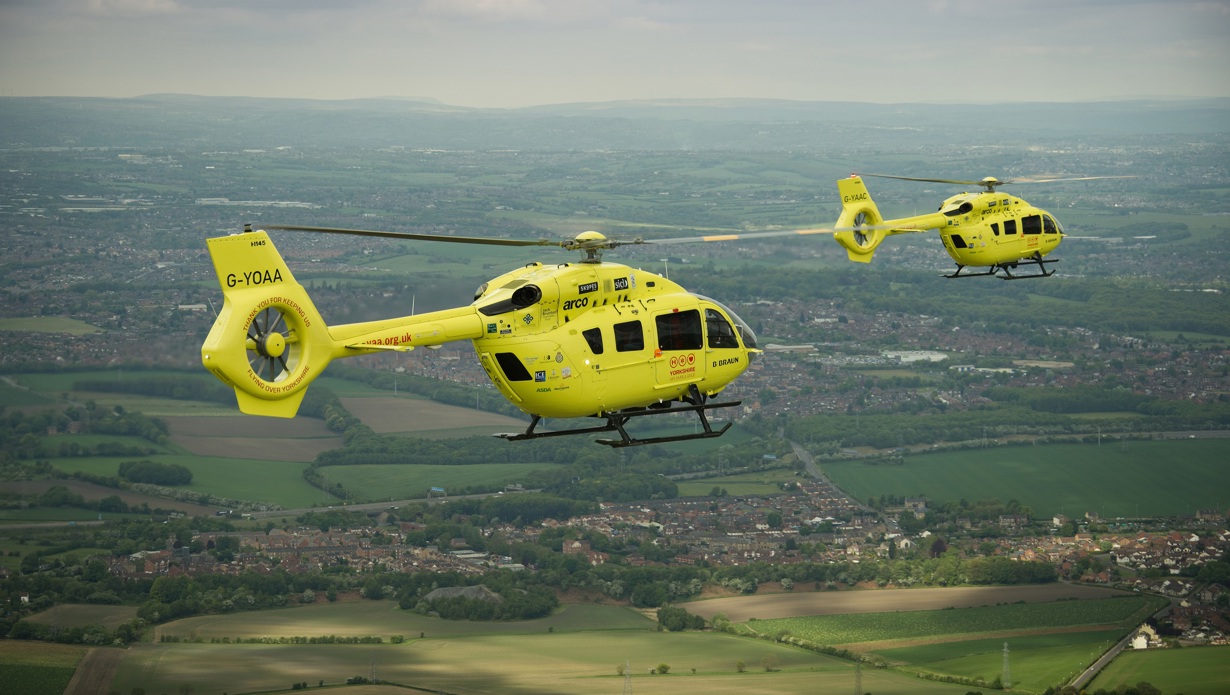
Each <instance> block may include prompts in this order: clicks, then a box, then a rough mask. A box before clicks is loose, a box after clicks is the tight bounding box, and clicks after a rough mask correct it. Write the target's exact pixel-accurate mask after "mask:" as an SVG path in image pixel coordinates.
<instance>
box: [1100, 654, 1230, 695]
mask: <svg viewBox="0 0 1230 695" xmlns="http://www.w3.org/2000/svg"><path fill="white" fill-rule="evenodd" d="M1141 681H1146V682H1149V683H1152V684H1153V685H1154V686H1156V687H1158V688H1161V690H1162V692H1163V693H1166V695H1170V694H1171V693H1183V695H1225V693H1230V647H1190V648H1183V649H1150V650H1147V651H1143V652H1138V651H1135V650H1131V649H1128V650H1125V651H1124V652H1123V653H1122V654H1120V655H1119V656H1117V657H1115V660H1114V661H1112V662H1111V663H1110V665H1109V666H1107V667H1106V668H1105V669H1103V670H1102V672H1101V673H1099V674H1098V676H1097V677H1096V678H1094V679H1093V682H1092V683H1090V684H1089V685H1088V686H1086V687H1085V689H1086V690H1087V691H1089V692H1092V691H1094V690H1098V689H1101V688H1104V689H1107V690H1113V689H1115V688H1118V687H1119V686H1120V685H1135V684H1137V683H1139V682H1141Z"/></svg>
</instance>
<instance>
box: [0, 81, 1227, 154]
mask: <svg viewBox="0 0 1230 695" xmlns="http://www.w3.org/2000/svg"><path fill="white" fill-rule="evenodd" d="M0 123H3V124H4V127H3V128H2V129H0V147H3V148H7V149H11V148H29V147H137V148H143V147H144V148H147V147H183V146H201V147H210V148H262V147H278V146H292V147H390V146H402V147H407V148H442V149H496V148H508V149H525V150H535V149H538V150H554V151H559V150H570V149H586V150H588V149H624V150H626V149H654V150H670V149H701V150H703V149H737V150H747V149H758V150H773V149H791V150H796V151H798V150H802V151H807V150H810V149H817V150H824V149H828V148H832V147H835V146H842V147H844V148H846V149H849V148H855V149H857V148H859V147H868V148H873V147H874V148H884V147H893V146H894V145H895V144H899V143H903V142H906V141H907V139H908V140H913V141H914V142H917V139H918V137H919V135H920V133H921V134H922V135H923V136H926V135H928V134H930V135H934V136H935V137H936V138H945V139H947V141H949V142H952V141H961V142H967V143H971V144H982V143H986V144H1020V143H1023V142H1028V141H1029V140H1030V139H1031V138H1038V137H1046V138H1050V139H1054V138H1056V137H1060V138H1072V139H1075V140H1078V141H1079V140H1084V139H1086V138H1097V139H1100V140H1104V139H1105V138H1108V137H1110V138H1114V137H1130V136H1132V135H1146V134H1163V133H1165V134H1191V135H1200V134H1224V133H1226V132H1227V131H1230V99H1224V98H1223V99H1198V100H1162V99H1157V100H1144V99H1142V100H1134V101H1107V102H1088V103H1006V104H985V105H974V104H869V103H859V102H809V101H783V100H769V99H690V100H645V101H617V102H598V103H577V104H556V105H550V106H536V107H529V108H521V109H477V108H469V107H461V106H450V105H447V104H443V103H440V102H439V101H436V100H434V99H430V98H387V99H355V100H343V101H319V100H310V99H264V98H255V97H201V96H192V95H179V94H155V95H149V96H143V97H136V98H130V99H104V98H85V97H4V98H0Z"/></svg>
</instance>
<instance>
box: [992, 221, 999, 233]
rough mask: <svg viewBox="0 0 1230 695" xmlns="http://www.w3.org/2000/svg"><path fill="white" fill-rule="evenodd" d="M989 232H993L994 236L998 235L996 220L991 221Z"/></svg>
mask: <svg viewBox="0 0 1230 695" xmlns="http://www.w3.org/2000/svg"><path fill="white" fill-rule="evenodd" d="M991 233H992V234H994V235H995V236H999V223H998V222H992V223H991Z"/></svg>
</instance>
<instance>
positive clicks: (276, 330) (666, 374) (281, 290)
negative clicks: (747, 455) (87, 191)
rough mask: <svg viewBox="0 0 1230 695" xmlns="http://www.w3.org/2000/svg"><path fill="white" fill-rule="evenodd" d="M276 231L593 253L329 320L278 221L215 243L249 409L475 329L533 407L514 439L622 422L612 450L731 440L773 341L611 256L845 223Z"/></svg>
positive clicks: (222, 371)
mask: <svg viewBox="0 0 1230 695" xmlns="http://www.w3.org/2000/svg"><path fill="white" fill-rule="evenodd" d="M269 229H281V230H294V231H308V232H329V233H345V234H357V235H364V236H375V237H385V238H394V239H412V240H425V241H437V242H439V241H443V242H452V243H469V244H487V245H503V246H555V247H559V248H563V249H566V250H573V251H580V252H581V253H582V256H581V258H580V262H577V263H558V264H543V263H539V262H535V263H529V264H527V265H525V266H523V267H520V268H516V269H514V270H511V271H509V272H507V273H504V274H503V275H500V276H499V277H497V278H494V279H492V280H490V281H489V282H486V283H484V284H483V285H482V286H481V287H479V288H478V291H477V292H476V293H475V295H474V301H473V302H472V303H471V304H469V305H467V306H462V307H457V308H454V309H445V310H442V311H434V312H431V313H425V314H417V315H411V316H403V317H400V318H390V319H386V320H379V321H370V322H363V323H353V324H347V325H339V326H328V325H326V324H325V321H324V319H323V318H322V317H321V315H320V313H319V312H318V311H317V309H316V307H315V306H314V305H313V303H312V300H311V298H310V297H309V296H308V293H307V291H306V290H305V289H304V287H303V286H302V285H301V284H299V282H298V281H296V280H295V278H294V275H293V274H292V273H291V271H290V268H289V267H288V266H287V265H286V262H285V261H284V260H283V258H282V256H281V254H279V253H278V251H277V249H275V248H274V245H273V241H272V240H271V239H270V237H269V234H268V233H267V232H266V231H254V230H252V228H251V226H250V225H248V226H246V227H245V229H244V231H243V233H240V234H234V235H231V236H223V237H217V238H213V239H209V240H208V242H207V243H208V247H209V253H210V256H211V258H212V260H213V265H214V269H215V271H216V273H217V276H218V280H219V283H220V284H221V286H222V294H223V298H224V302H223V307H222V310H221V311H220V312H219V314H218V317H217V319H216V320H215V322H214V324H213V327H212V328H211V329H210V332H209V335H208V336H207V338H206V340H205V342H204V344H203V345H202V347H201V360H202V363H203V364H204V365H205V368H206V369H208V370H209V371H210V372H212V373H213V374H214V375H215V376H217V377H218V378H219V379H221V380H222V381H223V382H224V383H226V384H227V385H228V386H231V387H233V388H234V389H235V394H236V397H237V399H238V402H239V409H240V410H241V411H243V412H244V413H249V414H256V415H270V416H276V417H287V418H289V417H294V415H295V413H296V412H297V411H298V409H299V405H300V403H301V402H302V400H303V397H304V394H305V392H306V391H307V388H308V385H309V384H311V383H312V381H313V380H314V379H316V378H317V377H318V376H320V375H321V373H322V372H323V371H324V369H325V368H326V367H327V366H328V365H329V363H330V362H332V361H333V360H335V359H339V358H342V357H352V356H357V355H365V354H371V353H375V352H378V351H383V350H396V351H407V350H413V349H414V348H417V347H435V346H439V345H441V344H443V343H446V342H451V341H455V340H469V341H471V342H472V344H473V346H474V351H475V353H476V355H477V357H478V360H479V363H480V364H481V365H482V368H483V370H484V371H485V372H486V374H487V377H488V378H489V379H490V380H491V383H492V384H494V385H495V387H496V389H498V390H499V392H500V394H502V395H503V396H504V397H505V398H506V399H508V401H509V402H511V403H513V404H514V405H516V406H517V407H518V408H519V409H521V410H522V411H523V412H525V413H527V414H528V415H530V418H531V419H530V424H529V426H528V428H527V429H526V430H525V432H521V433H509V434H501V435H498V436H501V437H504V438H506V439H509V440H526V439H536V438H539V437H551V436H561V435H572V434H587V433H603V432H614V433H616V434H618V438H610V439H599V440H597V441H599V442H600V443H602V444H607V445H610V446H613V447H625V446H635V445H641V444H650V443H659V442H671V441H681V440H687V439H697V438H706V437H717V436H720V435H721V434H722V433H724V432H725V431H726V429H727V428H729V427H730V423H727V424H726V425H725V427H722V428H720V429H715V428H713V427H712V426H711V425H710V423H709V421H708V419H707V418H706V415H705V413H706V412H707V411H709V410H712V409H715V408H725V407H732V406H737V405H739V402H738V401H734V402H711V401H710V399H711V398H712V397H714V396H717V395H718V394H720V393H721V392H722V390H723V389H724V388H726V386H727V385H728V384H730V383H731V382H732V381H734V380H735V379H736V378H738V376H739V375H741V374H742V373H743V372H744V371H745V370H746V369H747V368H748V365H749V364H750V363H751V361H752V358H753V356H755V355H756V354H758V353H759V352H761V350H760V349H759V348H758V347H757V344H756V335H755V334H754V333H753V332H752V330H751V328H749V327H748V325H747V323H746V322H744V321H743V320H742V319H741V318H739V316H738V315H736V314H735V312H733V311H731V310H730V309H729V308H728V307H726V306H723V305H722V304H721V303H720V302H718V301H715V300H713V299H710V298H708V297H704V296H701V295H698V294H693V293H691V292H689V291H687V290H686V289H684V288H683V287H682V286H680V285H679V284H677V283H675V282H672V281H671V280H669V279H668V278H665V277H663V276H660V275H657V274H655V273H652V272H648V271H645V270H638V269H634V268H631V267H629V266H626V265H621V264H618V263H607V262H604V261H603V260H602V251H603V250H606V249H612V248H615V247H617V246H621V245H625V244H673V243H703V242H710V241H730V240H733V239H745V238H755V237H762V236H785V235H807V234H826V233H831V232H832V231H833V230H830V229H804V230H791V231H773V232H757V233H751V234H724V235H717V236H704V237H687V238H677V239H655V240H642V239H635V240H632V241H625V242H620V241H616V240H612V239H608V238H606V237H605V236H604V235H602V234H601V233H599V232H594V231H589V232H583V233H581V234H579V235H578V236H576V237H575V238H573V239H565V240H562V241H550V240H537V241H531V240H515V239H500V238H477V237H459V236H438V235H433V234H414V233H402V232H383V231H372V230H358V229H336V228H328V227H294V226H278V227H272V226H271V227H269ZM667 413H695V414H696V415H697V417H698V418H699V420H700V425H701V426H702V430H700V431H694V432H693V433H691V434H683V435H677V436H662V437H652V438H637V437H634V436H633V435H631V434H630V433H629V432H628V431H627V429H626V428H625V425H626V424H627V423H628V422H629V420H631V419H632V418H636V417H642V416H649V415H660V414H667ZM579 417H590V418H597V419H599V420H602V421H603V422H602V424H598V425H594V426H592V427H582V428H578V429H566V430H556V431H539V430H538V429H537V428H538V426H539V424H540V422H541V421H542V419H543V418H579Z"/></svg>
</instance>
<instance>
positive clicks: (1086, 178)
mask: <svg viewBox="0 0 1230 695" xmlns="http://www.w3.org/2000/svg"><path fill="white" fill-rule="evenodd" d="M1134 178H1136V177H1135V176H1074V177H1072V178H1056V179H1012V180H1011V181H1004V183H1053V182H1055V181H1097V180H1098V179H1134Z"/></svg>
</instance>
